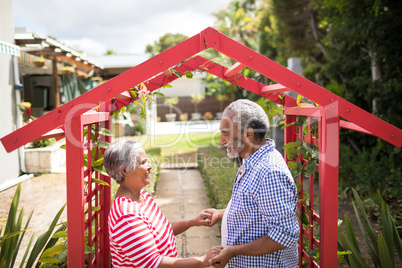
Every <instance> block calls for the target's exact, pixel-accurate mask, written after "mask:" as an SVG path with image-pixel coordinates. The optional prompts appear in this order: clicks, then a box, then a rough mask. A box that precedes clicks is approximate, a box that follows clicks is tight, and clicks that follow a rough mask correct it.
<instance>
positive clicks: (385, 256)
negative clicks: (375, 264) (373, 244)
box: [378, 233, 395, 268]
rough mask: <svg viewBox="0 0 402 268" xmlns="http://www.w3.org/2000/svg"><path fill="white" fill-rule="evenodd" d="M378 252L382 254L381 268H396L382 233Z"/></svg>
mask: <svg viewBox="0 0 402 268" xmlns="http://www.w3.org/2000/svg"><path fill="white" fill-rule="evenodd" d="M378 250H379V253H380V262H381V267H387V268H388V267H389V268H393V267H395V262H392V258H391V256H390V254H389V249H388V245H387V242H386V241H385V239H384V236H383V234H382V233H379V234H378Z"/></svg>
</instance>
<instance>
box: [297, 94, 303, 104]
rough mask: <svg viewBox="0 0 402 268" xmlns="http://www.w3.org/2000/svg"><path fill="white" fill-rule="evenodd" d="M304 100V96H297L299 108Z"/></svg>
mask: <svg viewBox="0 0 402 268" xmlns="http://www.w3.org/2000/svg"><path fill="white" fill-rule="evenodd" d="M302 100H303V96H302V95H298V96H297V99H296V104H297V106H299V105H300V102H301V101H302Z"/></svg>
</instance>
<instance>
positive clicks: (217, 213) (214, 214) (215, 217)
mask: <svg viewBox="0 0 402 268" xmlns="http://www.w3.org/2000/svg"><path fill="white" fill-rule="evenodd" d="M203 212H205V213H208V214H210V215H211V221H210V223H209V225H208V226H214V225H215V224H216V223H217V222H218V221H219V220H222V218H223V214H224V213H225V209H214V208H208V209H205V210H203Z"/></svg>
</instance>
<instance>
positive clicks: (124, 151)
mask: <svg viewBox="0 0 402 268" xmlns="http://www.w3.org/2000/svg"><path fill="white" fill-rule="evenodd" d="M140 148H142V146H141V144H140V143H138V142H135V141H129V140H126V141H117V142H114V143H112V144H110V145H109V147H107V149H106V151H105V154H104V156H103V157H104V158H103V166H104V167H105V170H106V172H107V173H108V174H109V176H110V177H112V178H113V179H114V180H115V181H116V182H117V183H118V184H121V183H122V182H123V180H124V174H123V172H122V170H121V169H122V167H124V172H125V173H129V172H131V171H133V170H134V169H135V168H136V167H137V164H138V163H139V162H140V159H139V153H138V149H140Z"/></svg>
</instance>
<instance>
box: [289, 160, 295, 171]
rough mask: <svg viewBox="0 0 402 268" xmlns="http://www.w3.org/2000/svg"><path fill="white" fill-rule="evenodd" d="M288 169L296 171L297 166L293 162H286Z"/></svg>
mask: <svg viewBox="0 0 402 268" xmlns="http://www.w3.org/2000/svg"><path fill="white" fill-rule="evenodd" d="M288 167H289V169H290V170H297V164H296V162H294V161H288Z"/></svg>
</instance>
